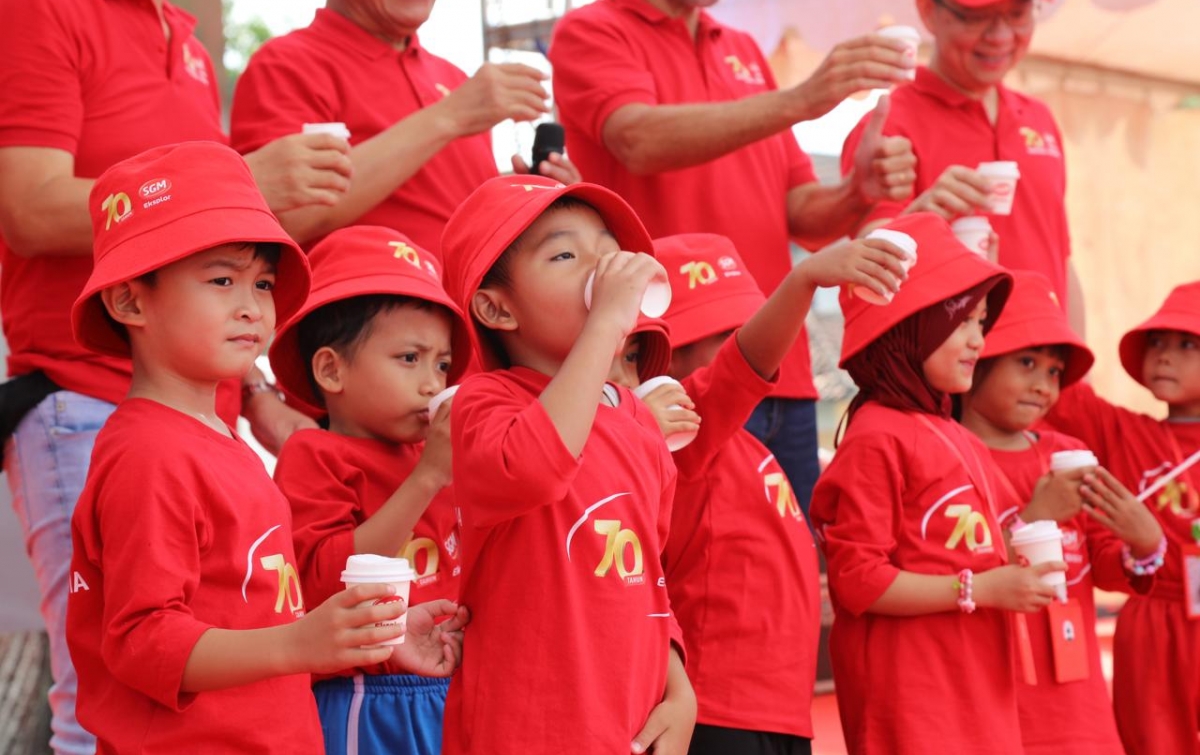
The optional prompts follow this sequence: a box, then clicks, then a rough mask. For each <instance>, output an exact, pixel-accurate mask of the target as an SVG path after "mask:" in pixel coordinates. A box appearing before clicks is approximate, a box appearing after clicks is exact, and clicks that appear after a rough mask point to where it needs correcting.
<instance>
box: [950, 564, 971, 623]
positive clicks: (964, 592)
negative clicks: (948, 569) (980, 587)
mask: <svg viewBox="0 0 1200 755" xmlns="http://www.w3.org/2000/svg"><path fill="white" fill-rule="evenodd" d="M974 578H975V573H974V572H972V571H971V570H970V569H963V570H962V571H960V572H959V573H958V580H957V581H956V582H955V583H954V585H955V587H957V588H958V610H960V611H962V612H963V613H974V612H975V601H974V600H972V599H971V597H972V596H971V583H972V581H973V580H974Z"/></svg>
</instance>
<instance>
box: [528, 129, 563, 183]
mask: <svg viewBox="0 0 1200 755" xmlns="http://www.w3.org/2000/svg"><path fill="white" fill-rule="evenodd" d="M564 139H565V132H564V131H563V127H562V125H560V124H558V123H539V124H538V127H537V133H536V134H535V135H534V137H533V162H532V163H530V164H529V170H530V172H532V173H534V174H537V175H541V171H539V170H538V166H539V165H541V164H542V161H543V160H548V159H550V155H551V154H552V153H554V152H557V153H559V154H560V155H561V154H562V153H563V149H564V148H563V142H564Z"/></svg>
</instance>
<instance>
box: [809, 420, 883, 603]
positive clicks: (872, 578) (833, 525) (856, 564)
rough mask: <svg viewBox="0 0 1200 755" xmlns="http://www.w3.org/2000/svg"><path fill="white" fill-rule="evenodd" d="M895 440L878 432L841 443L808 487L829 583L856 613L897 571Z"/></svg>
mask: <svg viewBox="0 0 1200 755" xmlns="http://www.w3.org/2000/svg"><path fill="white" fill-rule="evenodd" d="M895 443H896V440H895V439H894V438H893V437H891V436H884V435H879V434H870V435H860V436H858V437H856V438H854V439H853V440H852V441H851V442H848V443H843V444H842V446H841V448H839V449H838V452H837V455H836V456H835V457H834V460H833V463H831V464H830V465H829V468H828V469H826V470H825V471H824V472H823V473H822V474H821V478H820V479H819V480H818V481H817V486H816V489H814V491H813V508H814V510H819V511H821V516H822V518H823V519H825V520H826V523H825V524H824V526H823V527H822V528H821V530H820V535H821V542H822V544H823V547H824V550H825V558H826V561H827V562H828V566H829V568H828V573H829V587H830V589H831V590H832V591H833V594H834V596H835V597H836V598H837V600H838V602H839V603H840V604H841V605H842V607H843V608H845V609H846V610H847V611H850V612H851V613H852V614H854V615H856V616H859V615H862V614H863V613H865V612H866V610H867V609H868V608H870V607H871V606H872V605H874V603H875V601H877V600H879V598H880V597H881V596H882V595H883V594H884V593H885V592H886V591H887V589H888V588H889V587H890V586H891V585H892V582H894V581H895V580H896V577H897V576H898V575H899V574H900V569H898V568H897V567H896V566H895V564H893V563H892V554H893V553H894V552H895V550H896V537H895V531H896V527H897V526H898V525H897V524H896V518H897V507H898V506H900V505H901V500H902V496H903V495H904V466H903V464H902V460H901V458H900V455H899V454H898V453H897V450H896V447H895ZM814 518H815V517H814Z"/></svg>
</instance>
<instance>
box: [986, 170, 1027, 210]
mask: <svg viewBox="0 0 1200 755" xmlns="http://www.w3.org/2000/svg"><path fill="white" fill-rule="evenodd" d="M975 171H976V172H977V173H979V175H981V176H983V177H984V178H986V179H987V180H988V183H989V184H990V185H991V193H990V194H988V205H987V211H988V212H990V213H991V214H993V215H1011V214H1012V208H1013V200H1014V199H1016V197H1017V181H1018V180H1019V179H1020V178H1021V169H1020V168H1019V167H1018V166H1017V164H1016V162H1014V161H1012V160H998V161H995V162H987V163H979V167H977V168H976V169H975Z"/></svg>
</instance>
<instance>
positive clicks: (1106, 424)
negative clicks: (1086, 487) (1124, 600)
mask: <svg viewBox="0 0 1200 755" xmlns="http://www.w3.org/2000/svg"><path fill="white" fill-rule="evenodd" d="M1046 421H1047V422H1048V423H1049V424H1050V425H1052V426H1053V427H1055V428H1057V429H1059V430H1062V431H1063V432H1067V433H1070V434H1071V435H1074V436H1075V437H1077V438H1079V439H1080V440H1081V441H1083V442H1084V443H1085V444H1087V447H1088V448H1090V449H1091V450H1092V452H1093V453H1095V454H1096V456H1097V457H1098V458H1099V459H1100V463H1101V464H1103V465H1104V467H1105V468H1106V469H1107V470H1108V471H1110V472H1112V473H1113V476H1115V477H1116V478H1117V479H1118V480H1120V481H1121V482H1122V483H1123V484H1124V485H1125V486H1126V487H1127V488H1129V489H1130V490H1131V491H1132V492H1133V493H1134V495H1137V494H1138V493H1140V492H1141V491H1143V490H1145V489H1147V488H1149V487H1150V486H1151V485H1153V484H1154V482H1155V480H1157V479H1158V478H1159V477H1160V476H1162V475H1163V474H1165V473H1167V472H1169V471H1170V470H1171V469H1172V468H1173V467H1175V465H1177V464H1179V463H1180V462H1181V461H1183V460H1184V459H1186V458H1187V457H1188V456H1190V455H1192V453H1194V452H1195V451H1196V450H1197V449H1200V423H1195V422H1168V421H1166V420H1157V419H1154V418H1153V417H1149V416H1147V415H1145V414H1137V413H1136V412H1131V411H1129V410H1128V409H1122V408H1120V407H1118V406H1113V405H1112V404H1110V403H1108V402H1107V401H1105V400H1104V399H1102V398H1100V397H1099V396H1097V395H1096V392H1095V391H1094V390H1092V387H1091V386H1090V385H1087V384H1085V383H1076V384H1075V385H1073V386H1071V387H1070V388H1068V389H1067V390H1065V391H1063V392H1062V396H1061V397H1060V398H1059V400H1058V403H1056V404H1055V405H1054V408H1053V409H1051V410H1050V414H1049V415H1048V416H1047V417H1046ZM1197 481H1200V469H1197V468H1196V467H1192V468H1191V469H1189V470H1188V471H1186V472H1184V473H1183V474H1182V475H1180V476H1179V477H1177V478H1175V479H1174V480H1172V481H1171V482H1169V483H1167V484H1166V486H1164V487H1163V488H1162V489H1161V490H1159V492H1158V493H1156V494H1155V495H1154V496H1152V497H1151V499H1150V500H1149V501H1148V502H1147V505H1148V506H1149V507H1150V511H1151V513H1153V514H1154V515H1155V516H1156V517H1158V522H1159V524H1160V525H1162V528H1163V532H1164V533H1166V536H1167V556H1166V562H1165V563H1164V564H1163V567H1162V568H1161V569H1159V570H1158V572H1156V573H1155V575H1154V583H1153V585H1152V586H1151V587H1150V595H1152V596H1154V597H1156V598H1163V599H1166V600H1174V601H1177V602H1183V558H1182V556H1183V553H1182V551H1181V548H1182V547H1184V546H1187V545H1192V544H1194V542H1195V541H1194V540H1193V539H1192V522H1194V521H1196V520H1197V518H1200V487H1197Z"/></svg>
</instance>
